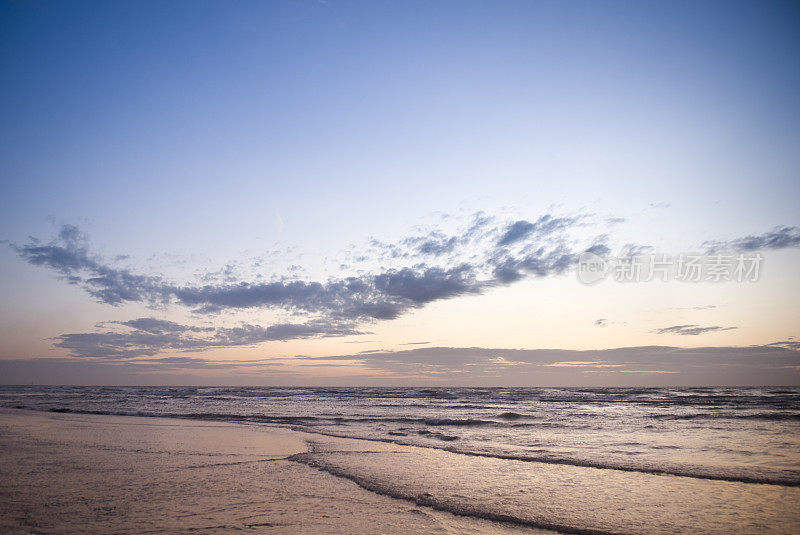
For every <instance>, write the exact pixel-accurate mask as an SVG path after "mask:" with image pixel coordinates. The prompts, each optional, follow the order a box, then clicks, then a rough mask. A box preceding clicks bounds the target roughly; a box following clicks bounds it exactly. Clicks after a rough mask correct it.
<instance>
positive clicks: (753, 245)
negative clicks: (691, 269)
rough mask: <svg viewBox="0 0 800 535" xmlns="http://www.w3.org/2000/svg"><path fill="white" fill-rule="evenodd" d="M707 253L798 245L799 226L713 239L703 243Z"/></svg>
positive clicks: (749, 251) (799, 236)
mask: <svg viewBox="0 0 800 535" xmlns="http://www.w3.org/2000/svg"><path fill="white" fill-rule="evenodd" d="M703 247H704V248H705V249H706V252H707V253H708V254H718V253H720V252H736V253H752V252H756V251H762V250H765V249H786V248H789V247H800V228H798V227H775V228H774V229H773V230H771V231H770V232H765V233H764V234H758V235H755V236H745V237H743V238H736V239H733V240H714V241H707V242H705V243H703Z"/></svg>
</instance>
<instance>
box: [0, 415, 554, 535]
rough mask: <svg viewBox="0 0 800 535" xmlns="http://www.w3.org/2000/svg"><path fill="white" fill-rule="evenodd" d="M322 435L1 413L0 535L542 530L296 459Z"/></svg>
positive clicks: (201, 424) (159, 421) (224, 425)
mask: <svg viewBox="0 0 800 535" xmlns="http://www.w3.org/2000/svg"><path fill="white" fill-rule="evenodd" d="M316 438H319V437H315V436H313V435H307V434H305V433H299V432H294V431H290V430H285V429H278V428H271V427H264V426H254V425H246V424H237V423H220V422H203V421H195V420H181V419H167V418H140V417H130V416H100V415H75V414H57V413H42V412H35V411H26V410H14V409H0V455H1V456H2V462H0V532H3V533H112V532H113V533H149V532H160V533H164V532H166V533H179V532H180V533H186V532H200V533H203V532H208V533H212V532H223V531H244V532H255V533H342V534H344V533H398V534H405V533H442V534H449V533H496V534H507V533H508V534H510V533H545V532H544V531H541V530H534V529H527V528H524V527H520V526H514V525H510V524H503V523H498V522H492V521H489V520H482V519H479V518H470V517H465V516H456V515H453V514H451V513H448V512H445V511H437V510H434V509H432V508H430V507H424V506H423V507H421V506H418V505H415V504H413V503H410V502H408V501H405V500H397V499H393V498H391V497H387V496H383V495H380V494H376V493H374V492H370V491H368V490H365V489H363V488H361V487H359V486H358V485H357V484H356V483H354V482H352V481H350V480H347V479H344V478H340V477H335V476H333V475H330V474H329V473H326V472H324V471H321V470H319V469H316V468H313V467H311V466H308V465H307V464H303V463H300V462H296V461H292V460H288V458H290V457H291V456H292V455H295V454H303V453H306V452H308V451H309V441H312V440H314V439H316Z"/></svg>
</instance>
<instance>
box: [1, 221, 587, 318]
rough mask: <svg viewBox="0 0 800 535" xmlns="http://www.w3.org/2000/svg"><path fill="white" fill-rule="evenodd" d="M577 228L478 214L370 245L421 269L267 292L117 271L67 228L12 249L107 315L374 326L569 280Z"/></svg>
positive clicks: (280, 283)
mask: <svg viewBox="0 0 800 535" xmlns="http://www.w3.org/2000/svg"><path fill="white" fill-rule="evenodd" d="M578 219H579V218H578V217H553V216H551V215H545V216H542V217H540V218H539V219H537V220H536V221H534V222H527V221H517V222H516V223H514V224H513V225H511V229H509V228H506V229H505V230H503V226H502V225H498V224H494V220H493V218H490V217H487V216H485V215H483V214H481V213H478V214H475V215H474V216H473V218H472V222H471V223H470V225H469V226H468V227H467V228H466V229H464V230H463V231H462V232H460V233H457V234H454V235H447V234H444V233H442V232H440V231H430V232H428V233H426V234H424V235H421V236H416V237H411V238H406V239H403V240H401V241H400V242H398V243H397V244H383V243H381V242H377V241H375V240H373V247H374V248H375V250H376V251H377V252H378V253H379V254H384V255H388V257H389V258H393V259H395V260H397V259H401V260H402V259H409V258H410V259H412V260H416V261H417V262H416V263H414V264H412V265H406V266H398V267H388V268H383V269H381V270H377V271H372V272H370V271H367V272H364V273H360V274H358V275H355V276H350V277H342V278H330V279H329V280H327V281H324V282H319V281H307V280H300V279H291V278H289V277H287V276H284V277H279V278H276V279H274V280H272V281H268V282H261V281H257V282H254V281H247V280H235V275H234V273H233V270H232V268H231V269H226V270H224V275H225V276H224V277H223V279H222V280H221V281H220V282H217V283H211V282H209V278H208V277H205V278H202V283H200V284H192V283H187V284H179V283H175V282H170V281H167V280H166V279H165V278H164V277H163V276H161V275H158V274H152V275H149V274H140V273H135V272H133V271H131V270H129V269H124V268H119V267H115V266H114V265H113V262H109V261H105V260H104V259H103V258H101V257H100V256H99V255H95V254H92V253H90V251H89V249H88V246H87V244H86V243H87V242H86V239H85V236H83V234H82V233H81V232H80V230H79V229H78V228H77V227H74V226H70V225H66V226H64V227H62V229H61V231H60V232H59V234H58V236H57V237H56V238H55V239H54V240H52V241H51V242H50V243H47V244H42V243H41V242H40V241H38V240H35V239H31V240H30V242H29V243H27V244H25V245H23V246H17V245H14V244H12V245H11V247H12V248H13V249H14V250H15V251H16V252H17V254H18V255H19V256H20V257H21V258H22V259H24V260H25V261H27V262H28V263H30V264H33V265H37V266H44V267H48V268H50V269H52V270H54V271H55V272H56V273H58V274H59V275H60V276H62V277H63V278H65V279H66V281H67V282H69V283H70V284H74V285H78V286H80V287H81V288H83V289H84V290H85V291H86V292H88V293H89V294H90V295H91V296H92V297H94V298H95V299H97V300H98V301H99V302H102V303H106V304H109V305H120V304H122V303H126V302H136V303H145V304H148V305H150V306H164V305H170V304H178V305H182V306H186V307H189V308H192V309H193V311H194V312H196V313H199V314H210V313H217V312H220V311H223V310H228V309H246V308H275V309H281V310H285V311H289V312H300V313H307V314H316V315H323V316H326V317H329V318H332V319H336V320H337V321H343V320H350V321H374V320H386V319H394V318H397V317H398V316H400V315H402V314H403V313H405V312H407V311H409V310H411V309H415V308H419V307H421V306H424V305H426V304H428V303H431V302H433V301H438V300H443V299H451V298H454V297H458V296H462V295H469V294H479V293H482V292H484V291H486V290H487V289H489V288H492V287H494V286H498V285H504V284H510V283H512V282H514V281H516V280H519V279H520V278H522V277H524V276H526V275H534V276H547V275H552V274H559V273H563V272H564V271H565V270H566V269H568V268H569V267H570V266H571V265H572V264H573V263H574V262H575V259H576V258H577V254H578V253H579V252H580V250H578V251H574V250H572V249H571V248H570V247H569V246H567V245H566V244H565V237H564V233H565V232H566V230H567V229H568V228H569V227H570V226H571V225H574V224H575V223H576V222H577V221H578ZM523 227H524V229H525V230H524V232H522V233H519V232H518V231H517V234H516V235H513V236H512V235H511V234H509V232H510V231H511V230H512V229H518V228H523ZM501 233H502V234H503V236H502V237H501V238H500V239H499V243H501V244H503V245H510V244H511V243H512V242H513V243H514V244H515V245H516V248H513V249H509V248H507V247H498V246H497V244H496V243H495V242H496V241H497V236H498V235H500V234H501ZM512 234H513V232H512ZM423 256H432V257H434V261H433V262H431V263H426V262H419V261H418V260H419V259H420V258H421V257H423ZM230 267H231V266H229V268H230ZM212 279H214V277H212Z"/></svg>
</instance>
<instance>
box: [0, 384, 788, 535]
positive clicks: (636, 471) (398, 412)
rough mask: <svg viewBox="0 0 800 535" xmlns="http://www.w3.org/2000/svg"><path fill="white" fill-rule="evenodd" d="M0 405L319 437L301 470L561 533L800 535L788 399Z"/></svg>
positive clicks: (320, 391)
mask: <svg viewBox="0 0 800 535" xmlns="http://www.w3.org/2000/svg"><path fill="white" fill-rule="evenodd" d="M0 406H3V407H9V408H25V409H33V410H39V411H53V412H63V413H79V414H114V415H134V416H160V417H173V418H193V419H204V420H214V421H231V422H239V423H246V424H250V425H254V426H282V427H288V428H291V429H294V430H298V431H304V432H307V433H312V434H314V435H315V436H318V437H319V439H318V442H315V445H314V446H313V448H312V449H311V451H310V452H309V453H308V454H304V455H301V456H298V457H297V459H296V460H297V461H299V462H303V463H306V464H308V465H311V466H314V467H316V468H319V469H321V470H325V471H327V472H329V473H332V474H334V475H337V476H341V477H346V478H348V479H351V480H352V481H356V482H357V483H359V484H360V485H361V486H363V487H365V488H368V489H370V490H373V491H376V492H380V493H382V494H387V495H390V496H393V497H397V498H403V499H406V500H410V501H414V502H416V503H418V504H421V505H429V506H432V507H434V508H438V509H444V510H448V511H452V512H455V513H457V514H466V515H472V516H478V517H483V518H488V519H494V520H500V521H505V522H512V523H513V522H516V523H519V524H520V525H528V526H537V527H542V528H548V529H554V530H557V531H563V532H574V533H682V532H686V531H687V530H690V531H693V532H697V533H726V532H730V530H731V529H735V531H738V532H745V533H762V532H774V533H792V532H797V531H800V513H798V510H800V507H799V506H800V388H786V387H780V388H778V387H775V388H766V387H765V388H244V387H216V388H204V387H197V388H194V387H191V388H190V387H174V388H167V387H52V386H51V387H42V386H16V387H8V386H6V387H1V388H0ZM330 437H337V438H338V439H341V438H346V439H367V440H371V441H374V442H373V444H374V445H375V446H374V447H371V448H367V447H365V446H364V445H363V444H364V443H356V441H350V442H352V443H353V444H351V445H350V446H348V447H345V446H343V445H342V444H344V443H346V442H348V441H347V440H345V441H342V440H339V441H338V442H336V441H335V440H334V441H333V442H330V440H333V438H330ZM326 440H328V441H329V442H326Z"/></svg>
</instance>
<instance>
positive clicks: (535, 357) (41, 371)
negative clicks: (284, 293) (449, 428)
mask: <svg viewBox="0 0 800 535" xmlns="http://www.w3.org/2000/svg"><path fill="white" fill-rule="evenodd" d="M790 341H791V340H790ZM333 367H335V368H337V369H338V370H339V372H338V373H337V375H336V377H330V376H328V375H327V374H326V373H324V372H322V373H320V371H319V370H320V369H323V368H333ZM204 370H215V371H217V372H218V374H217V375H209V374H202V373H199V372H202V371H204ZM348 372H349V373H348ZM220 374H221V375H220ZM221 376H224V377H225V379H224V380H225V381H226V384H232V385H233V384H258V385H265V384H285V385H291V384H298V383H299V382H302V383H305V384H329V385H330V384H338V385H344V386H356V385H453V386H504V387H509V386H630V385H652V386H658V385H685V386H690V385H694V386H697V385H706V386H714V385H744V384H756V383H758V384H771V385H796V384H797V383H798V381H800V351H798V350H797V347H787V345H785V342H776V343H774V344H767V345H761V346H748V347H696V348H679V347H670V346H644V347H622V348H615V349H603V350H558V349H502V348H480V347H471V348H458V347H432V348H416V349H410V350H401V351H380V350H379V351H370V352H364V353H356V354H343V355H337V356H326V357H310V356H295V357H292V358H280V359H275V358H266V359H255V360H221V359H220V360H214V359H210V358H194V357H188V356H165V357H157V358H150V357H135V358H134V357H129V358H116V359H103V358H55V359H53V358H50V359H16V360H0V382H4V383H7V384H26V383H28V382H30V381H31V380H36V381H37V382H45V383H50V384H63V383H65V382H69V383H71V384H110V383H115V384H122V383H125V384H134V385H143V384H177V383H180V384H219V381H220V377H221Z"/></svg>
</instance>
